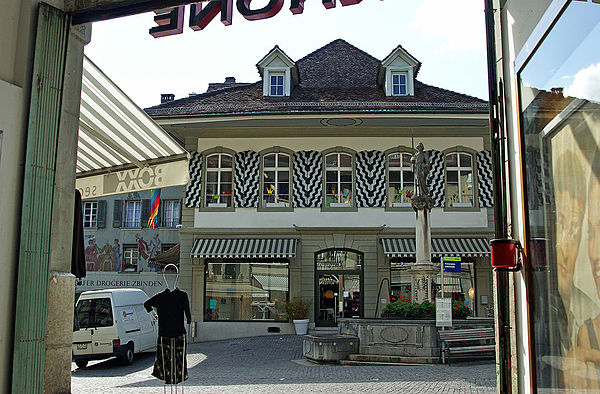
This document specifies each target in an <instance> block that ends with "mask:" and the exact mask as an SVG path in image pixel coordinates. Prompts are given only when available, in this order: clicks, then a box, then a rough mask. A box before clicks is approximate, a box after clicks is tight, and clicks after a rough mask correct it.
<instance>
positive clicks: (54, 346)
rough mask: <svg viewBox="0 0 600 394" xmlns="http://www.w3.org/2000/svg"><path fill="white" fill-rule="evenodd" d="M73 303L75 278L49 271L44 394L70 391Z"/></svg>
mask: <svg viewBox="0 0 600 394" xmlns="http://www.w3.org/2000/svg"><path fill="white" fill-rule="evenodd" d="M74 301H75V276H73V275H72V274H70V273H67V272H50V283H49V286H48V321H47V322H46V361H45V363H46V365H45V368H44V393H46V394H54V393H56V394H58V393H70V392H71V343H72V342H73V306H74Z"/></svg>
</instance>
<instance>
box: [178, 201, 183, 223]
mask: <svg viewBox="0 0 600 394" xmlns="http://www.w3.org/2000/svg"><path fill="white" fill-rule="evenodd" d="M182 204H183V201H182V200H179V223H178V224H181V213H182V207H181V205H182Z"/></svg>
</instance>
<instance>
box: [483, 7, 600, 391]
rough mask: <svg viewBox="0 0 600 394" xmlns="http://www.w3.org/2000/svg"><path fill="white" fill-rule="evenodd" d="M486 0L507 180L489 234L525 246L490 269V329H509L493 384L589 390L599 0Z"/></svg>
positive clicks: (594, 381) (593, 347)
mask: <svg viewBox="0 0 600 394" xmlns="http://www.w3.org/2000/svg"><path fill="white" fill-rule="evenodd" d="M486 3H487V7H488V9H489V11H488V22H492V23H488V36H489V38H488V55H489V58H490V66H489V68H490V75H491V78H490V80H491V85H490V91H491V94H490V97H492V98H496V97H497V98H498V99H497V100H495V102H492V105H493V106H494V107H495V108H499V109H501V110H500V111H498V112H497V116H494V119H493V127H492V132H493V133H496V132H497V135H498V138H499V141H500V143H498V144H496V147H497V148H495V149H493V151H494V152H495V154H494V155H495V157H497V158H498V159H497V161H498V162H499V163H502V162H503V161H504V160H506V161H507V162H508V166H507V167H506V168H505V169H503V168H502V166H499V167H498V172H497V175H498V178H499V179H500V180H503V179H507V180H508V181H507V182H506V183H504V182H499V183H498V185H499V188H498V191H499V193H500V194H499V198H500V199H502V200H503V201H502V202H500V201H497V203H498V204H497V207H498V208H500V209H499V210H498V211H497V213H496V218H497V219H498V220H497V223H498V224H500V227H499V228H497V229H496V237H498V238H509V237H510V238H512V239H516V240H518V241H520V243H521V245H523V253H524V258H523V268H522V269H521V270H520V271H518V272H515V273H503V272H499V273H498V278H499V280H498V281H497V283H498V284H499V285H498V288H497V291H496V292H497V294H498V297H500V300H501V301H502V308H501V309H502V310H500V311H499V312H500V313H499V315H498V316H502V318H500V319H499V321H498V326H497V327H498V328H500V329H499V330H497V331H498V332H499V333H502V332H505V333H507V334H510V335H509V336H507V337H504V338H502V339H503V341H502V343H504V344H506V346H505V347H501V348H500V349H499V350H500V351H499V352H498V354H499V359H498V361H499V379H500V380H499V383H500V385H499V386H498V387H499V390H502V391H503V392H507V391H508V390H510V389H511V388H512V390H513V391H514V392H537V391H538V390H539V391H544V392H545V391H571V390H573V391H577V392H587V391H588V390H589V391H595V390H597V389H598V388H599V387H600V379H599V376H600V370H599V365H600V364H599V361H600V357H598V356H597V355H596V353H597V350H598V341H599V338H598V333H599V332H600V331H599V330H598V323H599V322H600V319H599V318H598V316H599V314H600V300H599V294H600V292H599V291H598V289H599V288H600V287H599V286H600V281H598V274H599V272H600V271H598V268H599V265H598V256H600V251H599V250H598V245H600V238H599V237H600V236H599V235H598V234H600V232H599V231H598V229H599V228H600V227H599V226H600V221H599V218H598V209H597V208H598V204H597V200H598V199H597V194H596V193H598V191H599V190H600V186H599V185H600V181H599V180H600V165H599V162H600V122H599V119H600V118H599V116H598V110H599V106H598V103H599V102H600V86H599V85H598V83H597V81H598V75H599V70H600V53H599V51H598V49H597V44H596V43H597V42H598V40H599V39H600V4H598V1H568V0H543V1H542V0H537V1H530V2H521V1H487V2H486ZM492 9H493V11H492ZM492 12H493V15H494V16H493V17H490V16H489V15H491V14H492ZM494 47H495V48H494ZM494 92H497V94H494ZM502 141H507V142H506V144H504V143H503V142H502ZM494 144H495V143H494V141H493V142H492V145H494ZM501 171H505V174H506V175H504V176H503V173H502V172H501ZM502 207H506V208H505V209H502ZM503 277H505V278H503ZM499 305H500V304H499ZM505 328H506V329H505ZM500 335H502V334H500Z"/></svg>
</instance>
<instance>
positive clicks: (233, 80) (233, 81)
mask: <svg viewBox="0 0 600 394" xmlns="http://www.w3.org/2000/svg"><path fill="white" fill-rule="evenodd" d="M225 83H235V77H225Z"/></svg>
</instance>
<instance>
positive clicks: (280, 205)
mask: <svg viewBox="0 0 600 394" xmlns="http://www.w3.org/2000/svg"><path fill="white" fill-rule="evenodd" d="M266 208H285V203H284V202H268V203H267V204H266Z"/></svg>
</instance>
